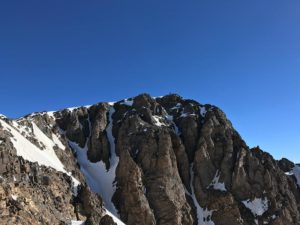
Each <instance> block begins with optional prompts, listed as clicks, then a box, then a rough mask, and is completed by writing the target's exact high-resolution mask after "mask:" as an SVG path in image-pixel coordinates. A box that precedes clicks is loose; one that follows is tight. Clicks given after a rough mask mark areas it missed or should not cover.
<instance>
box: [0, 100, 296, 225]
mask: <svg viewBox="0 0 300 225" xmlns="http://www.w3.org/2000/svg"><path fill="white" fill-rule="evenodd" d="M0 124H1V126H0V160H1V164H0V175H1V178H0V218H1V221H5V223H4V224H71V221H73V222H72V223H73V224H81V222H79V221H83V222H85V223H84V224H108V225H109V224H123V223H124V224H127V225H154V224H157V225H180V224H183V225H196V224H199V225H213V224H215V225H252V224H253V225H254V224H259V225H261V224H270V225H296V224H297V225H299V224H300V189H299V185H300V167H298V166H297V165H294V164H293V163H291V162H290V161H288V160H286V159H283V160H280V161H276V160H274V159H273V158H272V156H271V155H269V154H268V153H266V152H263V151H262V150H260V149H259V148H258V147H257V148H253V149H249V147H248V146H247V145H246V143H245V142H244V141H243V140H242V138H241V137H240V135H239V134H238V133H237V132H236V131H235V129H234V128H233V126H232V124H231V123H230V121H229V120H227V118H226V116H225V114H224V113H223V112H222V111H221V110H220V109H218V108H217V107H215V106H212V105H201V104H199V103H198V102H196V101H193V100H185V99H183V98H181V97H180V96H178V95H167V96H164V97H159V98H152V97H150V96H149V95H147V94H141V95H139V96H136V97H134V98H132V99H126V100H122V101H119V102H116V103H99V104H96V105H92V106H89V107H79V108H72V109H65V110H62V111H57V112H48V113H35V114H31V115H29V116H26V117H23V118H20V119H18V120H9V119H7V118H4V117H2V118H1V119H0ZM297 178H298V180H297ZM297 182H298V183H297ZM113 215H114V216H115V217H114V216H113ZM116 217H119V218H120V220H122V221H123V223H122V222H121V221H120V220H118V219H117V218H116ZM75 221H78V222H76V223H75Z"/></svg>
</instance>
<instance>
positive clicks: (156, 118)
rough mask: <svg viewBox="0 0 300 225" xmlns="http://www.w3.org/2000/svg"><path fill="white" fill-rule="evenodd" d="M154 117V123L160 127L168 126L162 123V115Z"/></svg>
mask: <svg viewBox="0 0 300 225" xmlns="http://www.w3.org/2000/svg"><path fill="white" fill-rule="evenodd" d="M152 118H153V119H154V124H155V125H156V126H158V127H161V126H166V124H164V123H162V122H161V119H162V118H161V117H160V116H152Z"/></svg>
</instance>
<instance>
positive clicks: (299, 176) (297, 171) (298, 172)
mask: <svg viewBox="0 0 300 225" xmlns="http://www.w3.org/2000/svg"><path fill="white" fill-rule="evenodd" d="M285 174H286V175H289V176H291V175H293V176H295V178H296V180H297V184H298V186H299V187H300V166H297V165H296V166H295V167H294V168H293V169H292V170H291V171H290V172H287V173H285Z"/></svg>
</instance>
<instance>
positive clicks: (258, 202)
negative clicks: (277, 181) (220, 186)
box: [242, 198, 269, 216]
mask: <svg viewBox="0 0 300 225" xmlns="http://www.w3.org/2000/svg"><path fill="white" fill-rule="evenodd" d="M242 203H243V204H244V205H245V206H246V208H248V209H250V210H251V212H252V214H253V215H254V216H261V215H262V214H264V213H265V212H266V211H267V210H268V208H269V206H268V199H267V198H265V199H261V198H255V199H254V200H250V199H248V200H245V201H242Z"/></svg>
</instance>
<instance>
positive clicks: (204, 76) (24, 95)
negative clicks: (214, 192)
mask: <svg viewBox="0 0 300 225" xmlns="http://www.w3.org/2000/svg"><path fill="white" fill-rule="evenodd" d="M0 29H1V30H0V83H1V88H0V97H1V101H0V113H3V114H5V115H7V116H9V117H19V116H22V115H24V114H26V113H29V112H32V111H43V110H55V109H59V108H64V107H68V106H79V105H86V104H92V103H96V102H99V101H113V100H119V99H122V98H125V97H130V96H134V95H137V94H138V93H141V92H148V93H150V94H151V95H153V96H158V95H164V94H168V93H170V92H176V93H178V94H180V95H182V96H183V97H185V98H193V99H196V100H198V101H200V102H201V103H211V104H215V105H217V106H219V107H220V108H222V109H223V110H224V111H225V113H226V114H227V116H228V118H229V119H230V120H231V121H232V122H233V124H234V126H235V127H236V129H237V130H238V131H239V132H240V134H241V135H242V137H243V138H244V139H245V140H246V142H247V143H248V144H249V145H250V146H255V145H260V147H261V148H263V149H264V150H266V151H269V152H271V153H272V154H273V155H274V156H275V157H276V158H280V157H282V156H286V157H288V158H290V159H292V160H294V161H297V162H300V137H299V130H300V102H299V100H300V1H299V0H280V1H279V0H251V1H245V0H235V1H234V0H226V1H224V0H218V1H216V0H197V1H196V0H195V1H194V0H192V1H176V0H172V1H171V0H164V1H161V0H151V1H145V0H136V1H131V0H126V1H124V0H122V1H120V0H119V1H116V0H105V1H102V0H97V1H96V0H91V1H82V0H80V1H79V0H72V1H71V0H64V1H62V0H51V1H50V0H43V1H40V0H36V1H32V0H26V1H15V0H9V1H0Z"/></svg>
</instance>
